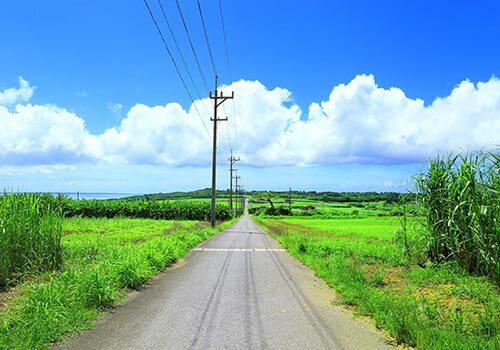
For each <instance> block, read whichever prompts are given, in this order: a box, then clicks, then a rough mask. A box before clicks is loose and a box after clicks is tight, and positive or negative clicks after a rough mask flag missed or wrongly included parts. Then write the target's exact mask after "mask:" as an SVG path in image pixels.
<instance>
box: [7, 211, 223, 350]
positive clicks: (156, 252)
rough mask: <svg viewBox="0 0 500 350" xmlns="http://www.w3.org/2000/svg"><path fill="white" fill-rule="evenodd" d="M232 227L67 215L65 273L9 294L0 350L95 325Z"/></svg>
mask: <svg viewBox="0 0 500 350" xmlns="http://www.w3.org/2000/svg"><path fill="white" fill-rule="evenodd" d="M229 224H230V222H227V223H224V224H222V225H220V226H218V227H217V228H215V229H212V228H208V227H206V224H203V223H200V222H196V221H160V220H148V219H80V218H73V219H66V220H65V221H64V223H63V228H64V231H63V232H64V234H63V237H62V258H63V259H62V260H63V266H62V268H61V270H60V271H59V272H57V273H56V272H52V273H47V274H44V275H38V276H36V277H31V278H29V277H25V280H24V282H22V283H20V284H19V285H18V286H17V287H16V288H15V290H13V291H10V293H11V294H12V293H15V294H17V297H15V298H13V299H12V300H10V301H9V302H8V305H7V306H4V307H3V308H0V349H40V348H43V347H45V346H47V345H48V344H49V343H51V342H53V341H57V340H61V339H63V338H64V337H66V336H68V335H69V334H71V333H74V332H75V331H78V330H82V329H85V328H89V327H91V326H92V324H93V321H94V320H95V317H96V316H97V315H98V314H99V312H101V311H102V310H103V309H106V308H109V307H112V306H113V305H114V304H115V303H116V302H117V301H119V300H120V299H122V298H123V297H124V296H126V295H127V291H128V290H129V289H134V288H138V287H139V286H141V285H142V284H144V283H145V282H147V281H148V280H149V278H150V277H152V276H153V275H154V274H156V273H158V272H160V271H161V270H163V269H164V268H165V267H167V266H169V265H171V264H172V263H173V262H175V261H176V260H177V259H179V258H181V257H182V256H184V255H185V254H186V253H187V252H188V251H189V250H190V249H191V248H192V247H194V246H195V245H197V244H198V243H200V242H202V241H204V240H206V239H208V238H209V237H211V236H213V235H214V234H215V233H217V232H219V231H220V230H221V229H223V228H225V227H227V226H228V225H229ZM0 307H2V306H1V304H0Z"/></svg>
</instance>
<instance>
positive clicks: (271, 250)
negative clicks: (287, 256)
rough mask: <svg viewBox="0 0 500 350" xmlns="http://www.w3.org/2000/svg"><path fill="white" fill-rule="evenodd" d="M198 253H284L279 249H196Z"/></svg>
mask: <svg viewBox="0 0 500 350" xmlns="http://www.w3.org/2000/svg"><path fill="white" fill-rule="evenodd" d="M193 250H194V251H197V252H284V251H285V249H278V248H194V249H193Z"/></svg>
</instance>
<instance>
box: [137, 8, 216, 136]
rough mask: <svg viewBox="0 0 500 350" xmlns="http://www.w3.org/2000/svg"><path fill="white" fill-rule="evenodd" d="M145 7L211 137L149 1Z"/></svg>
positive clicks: (208, 133)
mask: <svg viewBox="0 0 500 350" xmlns="http://www.w3.org/2000/svg"><path fill="white" fill-rule="evenodd" d="M144 5H146V8H147V10H148V13H149V16H150V17H151V20H152V21H153V23H154V25H155V28H156V30H157V32H158V34H159V35H160V38H161V41H162V42H163V46H164V47H165V49H166V51H167V53H168V55H169V57H170V59H171V60H172V63H173V65H174V67H175V70H176V72H177V75H178V76H179V79H180V80H181V82H182V85H183V86H184V89H185V90H186V93H187V95H188V96H189V98H190V99H191V103H192V106H193V107H194V109H195V110H196V113H197V114H198V117H200V121H201V122H202V124H203V127H204V129H205V131H206V132H207V135H208V137H210V132H209V131H208V128H207V126H206V124H205V121H204V120H203V117H202V116H201V113H200V111H199V110H198V107H197V106H196V104H195V103H194V99H193V96H192V95H191V92H189V88H188V86H187V84H186V81H185V80H184V78H183V77H182V74H181V71H180V70H179V67H178V65H177V62H175V59H174V56H173V55H172V52H171V51H170V48H169V47H168V44H167V42H166V40H165V37H164V36H163V33H162V31H161V29H160V26H159V25H158V22H157V21H156V18H155V16H154V15H153V12H152V11H151V7H150V6H149V3H148V1H147V0H144Z"/></svg>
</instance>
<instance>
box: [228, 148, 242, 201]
mask: <svg viewBox="0 0 500 350" xmlns="http://www.w3.org/2000/svg"><path fill="white" fill-rule="evenodd" d="M239 161H240V157H238V158H235V157H233V150H231V157H229V210H233V172H235V171H236V169H234V168H233V165H234V164H235V163H236V162H239Z"/></svg>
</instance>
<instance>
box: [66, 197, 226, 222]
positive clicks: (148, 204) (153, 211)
mask: <svg viewBox="0 0 500 350" xmlns="http://www.w3.org/2000/svg"><path fill="white" fill-rule="evenodd" d="M59 205H60V206H61V209H62V211H63V213H64V215H65V216H66V217H73V216H81V217H90V218H99V217H106V218H113V217H128V218H143V219H161V220H209V218H210V203H207V202H202V201H194V200H193V201H149V200H124V199H115V200H106V201H104V200H98V199H82V200H74V199H70V198H64V199H63V200H61V201H59ZM215 217H216V218H217V219H218V220H227V219H229V218H231V213H230V211H229V209H228V208H227V207H226V206H224V205H217V207H216V212H215Z"/></svg>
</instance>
